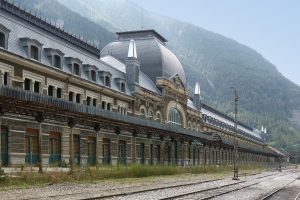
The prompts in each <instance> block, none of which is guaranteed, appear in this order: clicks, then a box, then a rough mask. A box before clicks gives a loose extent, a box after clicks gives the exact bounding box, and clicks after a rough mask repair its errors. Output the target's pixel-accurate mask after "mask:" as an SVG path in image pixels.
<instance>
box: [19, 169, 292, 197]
mask: <svg viewBox="0 0 300 200" xmlns="http://www.w3.org/2000/svg"><path fill="white" fill-rule="evenodd" d="M289 171H290V170H287V171H285V172H283V173H272V174H267V175H261V176H259V174H260V173H255V174H242V175H245V176H246V175H247V177H248V180H247V182H248V181H252V180H259V181H258V182H257V183H254V184H248V185H246V186H243V187H240V189H242V188H246V187H250V186H252V185H255V184H258V183H260V182H263V181H266V180H270V179H273V178H276V177H280V176H284V175H286V173H287V172H289ZM279 174H280V175H279ZM278 175H279V176H278ZM222 180H226V179H213V180H207V181H196V182H190V183H185V184H176V185H169V186H165V187H156V188H150V189H141V190H134V191H129V192H120V193H114V194H109V195H97V194H95V195H96V196H93V194H91V193H70V194H61V195H53V196H47V199H48V198H53V199H64V198H66V199H68V198H72V197H75V198H77V197H76V195H78V198H77V199H86V200H93V199H114V198H118V199H121V198H127V199H130V196H133V195H144V194H147V193H151V192H155V193H158V192H162V191H164V190H166V191H167V190H170V189H177V188H178V189H182V188H187V189H188V187H193V186H197V185H198V186H199V185H203V184H212V186H211V187H206V189H202V190H195V191H193V192H189V193H181V194H178V195H174V196H168V197H162V198H158V199H161V200H163V199H180V198H183V197H186V196H191V195H194V194H199V193H204V192H210V193H211V192H214V191H217V190H220V189H225V188H230V187H234V186H238V185H240V184H242V183H246V181H243V180H240V181H237V182H233V183H232V182H231V183H229V184H223V185H221V186H218V187H213V183H217V182H218V181H222ZM123 189H124V188H123ZM235 190H237V189H235ZM233 191H234V190H232V191H230V190H228V189H227V190H226V191H223V192H221V193H220V192H219V193H214V194H213V195H210V196H209V195H208V196H206V197H205V198H203V199H210V198H213V197H216V196H220V195H223V194H227V193H230V192H233ZM74 195H75V196H74ZM87 196H90V197H87ZM27 199H41V197H36V198H25V199H23V200H27Z"/></svg>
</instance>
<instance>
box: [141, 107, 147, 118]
mask: <svg viewBox="0 0 300 200" xmlns="http://www.w3.org/2000/svg"><path fill="white" fill-rule="evenodd" d="M140 113H141V114H140V117H141V118H146V111H145V109H144V108H141V110H140Z"/></svg>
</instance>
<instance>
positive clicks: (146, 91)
mask: <svg viewBox="0 0 300 200" xmlns="http://www.w3.org/2000/svg"><path fill="white" fill-rule="evenodd" d="M0 2H1V3H0V10H1V12H0V111H1V112H0V124H1V134H0V135H1V140H0V141H1V145H0V146H1V161H2V162H1V164H2V165H7V166H15V165H19V164H38V163H39V164H41V165H43V166H46V165H47V166H48V165H50V166H51V165H57V164H61V163H65V164H67V165H68V164H70V163H72V162H73V163H74V164H78V165H86V164H88V165H95V164H111V165H116V164H130V163H139V164H153V165H156V164H173V165H231V164H232V162H233V144H234V139H235V135H236V137H237V140H238V154H239V163H247V164H253V163H261V164H266V165H276V163H277V161H278V160H280V159H281V157H282V155H281V154H280V153H278V152H276V151H274V150H272V148H270V147H269V146H268V145H267V144H266V143H264V141H263V140H262V139H261V137H260V132H259V131H258V132H257V130H254V129H252V128H251V127H249V126H247V125H245V124H243V123H240V122H239V123H238V129H237V131H236V133H235V129H234V120H233V119H232V118H231V117H229V116H227V115H225V114H223V113H221V112H219V111H217V110H215V109H213V108H212V107H210V106H208V105H206V104H203V103H202V102H201V93H200V85H199V84H198V83H197V84H196V86H195V92H194V95H193V96H192V97H190V96H189V95H188V90H187V80H186V76H185V72H184V70H183V67H182V65H181V63H180V61H179V60H178V58H177V57H176V56H175V55H174V54H173V53H172V52H171V51H170V50H169V49H168V48H167V47H166V42H167V40H166V39H165V38H164V37H163V36H161V35H160V34H159V33H157V32H156V31H154V30H139V31H128V32H119V33H117V36H118V38H117V39H116V40H115V41H114V42H111V43H109V44H108V45H106V46H105V47H104V48H103V49H102V50H101V51H100V50H99V49H98V48H97V47H96V46H94V45H92V44H89V43H87V42H86V41H83V40H82V39H80V38H79V37H76V36H74V35H71V34H69V33H67V32H65V31H64V30H62V29H60V28H57V27H56V26H53V25H51V24H49V23H48V22H46V21H44V20H42V19H41V18H39V17H36V16H34V15H32V14H30V13H28V12H26V11H24V10H22V9H20V8H18V7H17V6H15V5H13V4H11V3H9V2H7V1H4V0H0ZM99 37H101V36H99Z"/></svg>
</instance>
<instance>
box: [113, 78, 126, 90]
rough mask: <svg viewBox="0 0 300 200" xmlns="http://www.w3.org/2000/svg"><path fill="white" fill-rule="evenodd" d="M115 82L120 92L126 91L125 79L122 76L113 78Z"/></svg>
mask: <svg viewBox="0 0 300 200" xmlns="http://www.w3.org/2000/svg"><path fill="white" fill-rule="evenodd" d="M115 82H116V84H117V85H118V87H119V90H120V91H121V92H124V93H125V92H126V79H123V78H115Z"/></svg>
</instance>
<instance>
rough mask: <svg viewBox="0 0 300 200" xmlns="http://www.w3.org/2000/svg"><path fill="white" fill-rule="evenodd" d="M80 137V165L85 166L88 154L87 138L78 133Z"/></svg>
mask: <svg viewBox="0 0 300 200" xmlns="http://www.w3.org/2000/svg"><path fill="white" fill-rule="evenodd" d="M79 135H81V137H80V165H87V159H88V153H87V145H88V144H87V143H88V141H87V140H88V138H87V137H88V136H87V134H81V133H80V132H79Z"/></svg>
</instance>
